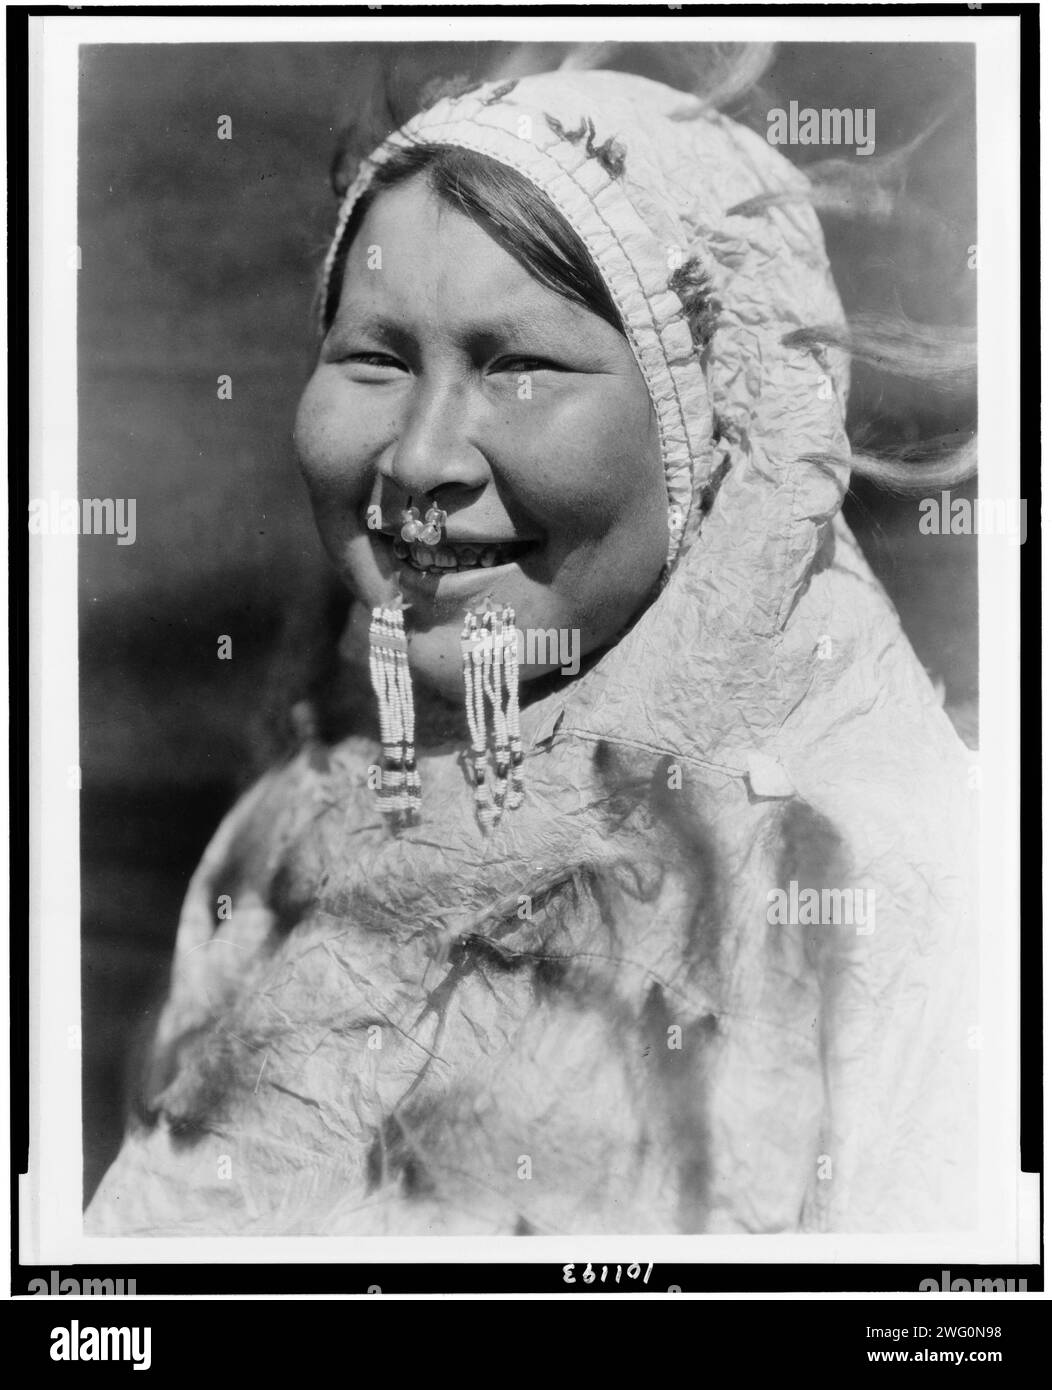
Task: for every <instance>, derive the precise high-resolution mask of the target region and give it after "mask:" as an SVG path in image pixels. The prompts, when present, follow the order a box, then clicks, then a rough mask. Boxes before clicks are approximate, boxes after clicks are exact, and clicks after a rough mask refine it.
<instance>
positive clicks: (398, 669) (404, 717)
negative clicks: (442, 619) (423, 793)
mask: <svg viewBox="0 0 1052 1390" xmlns="http://www.w3.org/2000/svg"><path fill="white" fill-rule="evenodd" d="M369 675H370V677H371V678H372V683H373V690H374V691H375V692H376V699H377V704H378V706H379V713H380V743H381V746H382V750H383V767H382V768H381V771H380V811H381V813H382V814H383V815H384V816H389V817H390V818H391V819H392V820H393V821H394V823H395V824H396V825H400V824H412V823H413V822H414V821H415V820H416V818H417V816H418V815H419V812H420V801H421V797H420V774H419V772H418V771H417V768H416V746H415V738H416V718H415V714H414V710H413V687H412V685H411V683H410V679H409V644H408V641H407V640H406V635H405V621H404V619H403V617H402V609H401V606H398V607H395V608H374V609H373V616H372V622H371V624H370V626H369Z"/></svg>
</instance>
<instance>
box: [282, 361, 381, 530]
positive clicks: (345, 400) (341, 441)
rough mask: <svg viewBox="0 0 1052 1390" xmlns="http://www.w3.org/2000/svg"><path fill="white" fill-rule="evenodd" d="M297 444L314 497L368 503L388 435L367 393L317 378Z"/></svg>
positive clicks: (299, 421) (303, 407)
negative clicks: (375, 461)
mask: <svg viewBox="0 0 1052 1390" xmlns="http://www.w3.org/2000/svg"><path fill="white" fill-rule="evenodd" d="M294 440H295V444H296V449H297V452H298V455H299V459H300V467H301V469H302V471H303V474H304V477H305V478H306V481H307V485H308V487H309V488H310V490H311V495H312V497H317V498H322V497H328V498H332V499H334V500H335V498H336V497H339V498H341V499H342V500H343V502H344V504H345V505H347V504H350V505H359V504H361V503H363V502H364V501H365V500H367V498H368V495H369V493H370V490H371V488H372V484H373V474H374V472H375V469H374V467H373V466H372V464H371V460H372V459H373V458H375V457H376V456H377V455H378V454H379V453H380V451H381V450H382V448H383V441H384V433H383V423H382V421H380V420H379V419H378V418H377V412H376V409H375V405H374V404H373V403H372V402H371V401H370V399H369V397H368V394H367V392H366V391H364V390H362V389H360V388H359V389H357V390H356V389H355V388H354V386H353V385H352V384H350V383H347V382H345V381H335V382H334V381H332V380H327V379H325V377H324V376H323V375H322V373H321V372H319V373H318V374H316V375H315V377H314V378H313V379H312V381H311V382H310V383H309V384H308V387H307V389H306V391H305V392H304V394H303V399H302V401H301V402H300V408H299V411H298V413H297V417H296V426H295V431H294Z"/></svg>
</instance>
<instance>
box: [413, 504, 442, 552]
mask: <svg viewBox="0 0 1052 1390" xmlns="http://www.w3.org/2000/svg"><path fill="white" fill-rule="evenodd" d="M447 519H448V514H447V513H446V512H444V511H443V510H442V508H441V507H437V506H436V505H435V504H434V502H432V503H431V506H430V507H429V508H428V509H427V513H426V515H425V516H424V519H423V521H421V520H420V509H419V508H418V507H414V506H413V499H412V498H411V497H410V499H409V506H408V507H406V509H405V511H404V512H403V513H402V539H403V540H404V541H406V542H407V544H409V545H413V544H414V543H419V544H420V545H430V546H436V545H438V544H439V543H440V542H441V540H442V531H443V529H444V527H445V524H446V521H447Z"/></svg>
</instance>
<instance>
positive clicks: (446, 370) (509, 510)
mask: <svg viewBox="0 0 1052 1390" xmlns="http://www.w3.org/2000/svg"><path fill="white" fill-rule="evenodd" d="M296 445H297V449H298V452H299V457H300V461H301V465H302V468H303V472H304V475H305V477H306V480H307V484H308V487H309V490H310V495H311V501H312V504H313V507H314V514H315V518H316V521H317V524H318V529H319V531H320V533H321V537H322V541H323V542H324V545H325V548H326V550H327V551H328V553H329V556H330V558H331V559H332V561H333V562H334V564H335V565H336V567H337V569H338V570H339V572H340V574H341V576H342V577H343V579H344V580H345V582H346V583H347V584H348V585H349V587H350V588H351V590H352V591H353V593H354V594H355V595H356V596H357V598H358V600H359V602H360V604H362V605H364V606H365V608H367V609H368V608H371V607H373V606H374V605H376V604H383V603H387V602H390V601H391V600H392V599H393V598H394V597H395V596H396V595H397V593H398V592H399V591H400V592H401V594H402V595H403V597H404V600H405V602H406V604H407V606H408V612H407V615H406V626H407V629H408V631H409V633H410V647H409V651H410V663H411V665H412V667H413V670H414V671H415V672H416V673H417V674H418V675H420V676H421V677H422V678H423V679H424V680H425V681H426V682H428V683H429V684H431V685H432V686H433V687H434V688H435V689H437V690H439V691H441V692H442V693H443V694H445V695H446V696H447V697H450V698H454V699H455V698H457V697H458V693H459V691H460V687H461V674H460V673H461V653H460V633H461V629H462V627H463V623H464V614H465V611H466V610H468V609H471V610H475V609H479V608H482V607H484V606H485V603H486V600H487V598H489V599H492V601H493V603H494V604H497V605H504V604H510V605H511V607H512V608H513V609H514V610H515V623H516V626H517V627H518V628H519V629H520V631H522V632H524V633H525V635H526V644H527V645H526V653H527V655H530V654H533V655H536V656H539V657H540V659H539V660H537V661H535V662H534V663H533V664H530V665H527V666H525V667H524V668H523V669H522V671H521V674H522V676H523V677H524V678H525V679H530V678H531V677H533V676H536V675H539V674H541V673H542V672H543V671H548V670H551V669H553V667H554V666H556V665H566V664H568V663H567V659H566V656H565V653H567V652H569V653H571V654H573V653H577V654H579V655H586V654H587V653H588V652H590V651H593V650H595V649H596V648H597V647H601V646H602V645H604V644H605V643H607V642H609V641H610V640H612V639H613V638H614V637H616V635H617V633H618V632H619V630H620V629H621V628H622V627H623V626H624V625H625V624H626V623H627V622H628V621H629V620H630V619H631V618H632V617H633V616H634V614H635V613H636V611H637V610H638V609H639V607H640V606H641V604H642V603H643V602H644V600H645V599H646V598H647V596H648V594H649V593H650V592H651V590H652V588H653V586H654V584H655V581H656V580H657V578H658V576H659V574H660V572H661V568H662V565H663V563H664V560H665V555H666V550H667V545H668V529H667V514H668V504H667V498H666V492H665V484H664V476H663V472H662V466H661V458H660V450H659V446H658V438H657V427H656V423H655V419H654V412H653V409H652V407H651V402H650V396H649V393H648V391H647V388H646V385H645V383H644V381H643V378H642V376H641V374H640V371H639V368H638V367H637V365H636V361H635V358H634V357H633V355H632V351H631V349H630V347H629V346H628V343H627V342H626V341H625V339H624V338H623V337H622V336H621V334H620V333H618V332H617V331H616V330H615V329H614V328H612V327H611V326H610V325H609V324H608V323H606V322H604V321H603V320H602V319H601V318H599V317H598V316H597V315H595V314H593V313H591V312H590V311H589V310H587V309H584V308H582V307H581V306H579V305H577V304H574V303H572V302H571V301H569V300H567V299H564V298H563V297H562V296H560V295H558V294H556V293H554V292H553V291H551V290H548V289H546V288H545V287H544V286H542V285H540V284H539V283H538V282H537V281H536V280H534V279H533V278H532V277H531V276H530V275H529V273H528V272H527V271H526V270H525V269H524V268H523V267H522V266H521V265H520V264H519V263H518V262H517V261H516V260H515V259H514V258H513V257H512V256H510V255H508V253H507V252H506V251H504V250H503V249H502V248H501V247H500V245H499V244H498V243H497V242H496V241H494V240H493V239H492V238H491V237H490V236H489V235H488V234H487V233H486V232H484V231H483V230H482V229H481V228H480V227H479V226H478V225H477V224H476V223H475V222H473V221H472V220H471V219H470V218H468V217H465V216H464V215H462V214H461V213H459V212H457V211H455V210H454V209H452V208H449V207H448V206H447V205H445V204H444V203H441V202H440V201H439V200H438V199H437V198H436V197H435V195H434V194H433V193H431V191H430V190H429V188H428V187H427V184H426V182H425V179H424V176H422V175H418V176H417V177H415V178H413V179H412V180H410V181H409V182H407V183H405V184H402V185H399V186H397V187H395V188H392V189H388V190H385V191H383V192H381V193H380V194H379V195H378V196H377V198H376V199H375V201H374V202H373V203H372V205H371V207H370V208H369V210H368V212H367V213H366V216H365V218H364V220H363V223H362V226H361V228H360V230H359V232H358V234H357V236H356V237H355V240H354V243H353V245H352V246H351V248H350V252H349V254H348V257H347V263H346V269H345V272H344V278H343V286H342V292H341V296H340V303H339V309H338V311H337V313H336V316H335V319H334V321H333V324H332V327H331V328H330V330H329V333H328V335H327V337H326V339H325V342H324V344H323V345H322V350H321V354H320V358H319V361H318V364H317V367H316V369H315V372H314V375H313V376H312V378H311V380H310V382H309V383H308V385H307V389H306V390H305V392H304V394H303V399H302V401H301V402H300V407H299V413H298V417H297V421H296ZM410 498H411V499H412V504H413V506H415V507H417V508H418V509H419V511H420V514H421V517H423V516H424V514H425V513H426V511H427V509H428V507H429V505H430V503H431V502H432V501H435V502H437V504H438V506H439V507H441V508H442V509H444V510H445V511H446V512H447V514H448V520H447V522H446V527H445V541H446V544H445V545H443V546H439V547H438V548H437V552H436V551H435V550H433V549H432V550H429V549H427V548H425V549H424V550H420V549H415V550H409V553H408V554H406V553H405V552H406V550H407V547H406V546H405V544H404V542H402V540H401V538H400V531H401V526H402V511H403V510H404V509H405V508H406V507H407V505H408V504H409V500H410ZM366 616H367V615H366ZM529 629H534V630H535V631H536V632H538V633H541V632H546V633H549V634H552V632H553V630H554V631H555V632H558V633H559V634H560V637H561V641H562V644H563V645H562V648H561V652H562V655H560V654H556V652H555V651H554V650H553V649H551V648H548V649H547V650H548V651H549V653H550V659H548V660H544V659H543V653H544V652H545V650H546V648H545V646H544V645H543V641H544V640H545V639H540V640H541V644H540V645H538V643H537V641H535V644H534V645H533V646H530V633H529ZM547 640H548V641H550V640H551V637H550V636H549V638H548V639H547Z"/></svg>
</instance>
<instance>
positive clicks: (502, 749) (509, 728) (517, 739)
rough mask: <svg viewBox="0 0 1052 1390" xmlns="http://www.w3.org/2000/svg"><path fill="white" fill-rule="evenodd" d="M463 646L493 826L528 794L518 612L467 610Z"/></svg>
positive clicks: (478, 788) (486, 819)
mask: <svg viewBox="0 0 1052 1390" xmlns="http://www.w3.org/2000/svg"><path fill="white" fill-rule="evenodd" d="M460 649H461V664H462V671H463V677H464V709H465V712H466V714H467V721H468V731H469V733H470V735H471V764H472V766H471V771H472V778H473V780H474V784H475V813H476V815H477V816H478V820H479V824H480V825H481V826H482V827H483V829H484V830H488V829H490V828H491V827H493V826H495V825H496V824H497V823H498V822H499V820H500V818H501V816H502V814H503V812H504V808H505V805H507V807H508V809H509V810H514V809H515V808H516V807H517V806H519V805H521V804H522V798H523V787H522V783H523V778H522V766H523V760H524V758H523V751H522V731H521V728H520V721H519V654H518V644H517V638H516V632H515V614H514V612H513V610H512V609H511V608H509V607H504V608H502V609H499V610H496V611H494V610H492V609H490V608H489V607H488V606H487V608H486V609H485V610H484V611H483V612H480V613H470V612H469V613H467V614H466V615H465V620H464V630H463V632H462V633H461V635H460ZM487 714H488V716H489V718H488V719H487ZM491 742H492V745H493V761H494V763H495V767H496V779H495V782H494V785H493V788H492V791H491V789H490V785H489V781H490V779H489V768H488V763H489V756H488V755H489V747H490V743H491Z"/></svg>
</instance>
